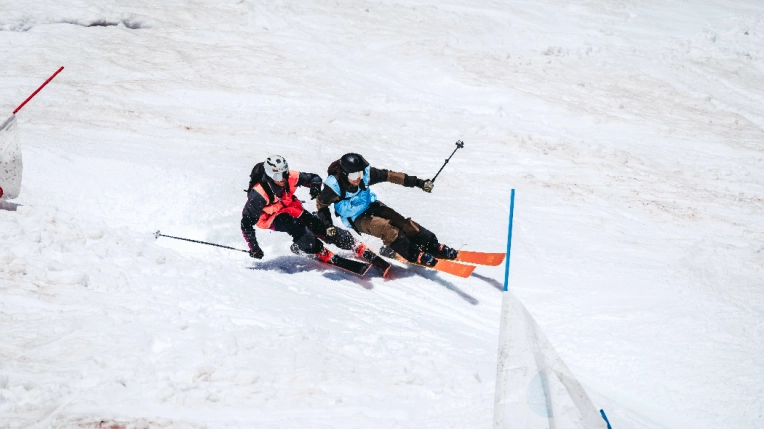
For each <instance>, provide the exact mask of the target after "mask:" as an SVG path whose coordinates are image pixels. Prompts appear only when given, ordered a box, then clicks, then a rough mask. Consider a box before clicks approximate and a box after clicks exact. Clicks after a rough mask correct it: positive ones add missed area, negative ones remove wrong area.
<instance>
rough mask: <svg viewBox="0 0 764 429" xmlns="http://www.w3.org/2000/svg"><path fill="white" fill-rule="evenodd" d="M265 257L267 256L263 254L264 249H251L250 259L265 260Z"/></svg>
mask: <svg viewBox="0 0 764 429" xmlns="http://www.w3.org/2000/svg"><path fill="white" fill-rule="evenodd" d="M263 256H265V253H263V249H261V248H260V247H259V246H254V248H252V249H249V257H250V258H255V259H263Z"/></svg>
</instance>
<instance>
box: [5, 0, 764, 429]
mask: <svg viewBox="0 0 764 429" xmlns="http://www.w3.org/2000/svg"><path fill="white" fill-rule="evenodd" d="M763 39H764V7H762V6H761V5H760V4H758V3H757V2H755V1H741V2H736V3H735V4H729V3H727V2H721V1H713V0H703V1H699V2H694V3H693V4H688V3H682V2H670V3H665V2H650V1H638V0H633V1H630V0H622V1H614V2H605V1H601V2H592V1H571V2H568V3H565V4H561V3H559V2H552V1H539V2H530V1H519V2H511V3H509V4H507V2H498V1H490V0H479V1H471V2H466V1H455V2H449V3H438V2H429V1H424V2H421V1H420V2H388V1H360V2H359V1H349V0H341V1H334V2H326V1H321V0H311V1H304V2H292V3H288V2H281V1H276V2H254V1H250V0H244V1H241V0H238V1H234V0H226V1H221V2H211V1H202V0H195V1H184V2H176V1H168V2H148V1H133V2H130V4H129V5H127V4H123V3H119V2H112V1H107V2H102V4H98V5H93V4H88V5H86V4H84V3H82V2H79V1H69V0H67V1H62V2H51V1H50V0H34V1H25V2H23V4H21V3H19V2H10V1H8V0H0V46H2V56H1V57H0V58H2V59H3V61H2V62H3V65H4V67H2V70H0V76H2V81H3V85H0V108H2V109H4V110H5V111H7V112H8V113H10V112H11V111H12V110H13V108H14V107H16V105H17V104H18V103H19V102H21V101H22V100H23V99H24V98H25V97H26V96H27V95H28V94H29V92H30V91H32V90H33V89H34V88H36V87H37V85H39V83H40V81H41V79H43V78H44V77H45V76H47V74H49V73H52V72H53V71H55V69H56V68H57V67H58V66H60V65H65V66H66V69H65V71H64V72H63V73H62V74H61V75H59V76H58V77H57V78H56V80H54V81H53V83H52V84H51V85H49V86H48V87H46V89H45V90H44V91H43V92H42V93H41V94H40V95H39V96H38V97H37V98H35V99H34V100H33V101H32V102H30V103H29V104H28V105H27V106H26V107H25V108H24V110H22V111H21V112H20V114H19V116H18V119H19V132H20V136H21V143H22V150H23V151H24V163H25V165H24V183H23V188H22V192H21V196H20V197H19V199H17V200H15V201H14V202H12V203H8V202H6V203H4V204H3V206H2V209H0V297H1V298H2V299H0V428H21V427H36V428H44V427H94V428H95V427H125V428H127V427H136V428H137V427H147V426H148V427H183V428H186V427H188V428H217V427H221V428H222V427H226V428H229V427H241V428H245V427H247V428H248V427H279V428H291V427H295V428H297V427H311V428H330V427H331V428H355V427H364V428H411V427H438V428H473V427H488V426H489V425H490V424H491V420H492V413H493V395H494V379H495V371H496V346H497V344H498V341H497V336H498V329H499V323H498V317H499V309H500V301H501V294H500V293H499V290H500V289H501V281H502V280H503V268H502V267H490V268H489V267H479V268H478V269H477V270H476V271H475V273H474V274H473V276H472V277H471V278H469V279H459V278H455V277H447V276H445V275H442V274H437V273H433V272H431V271H428V270H425V269H422V268H417V267H409V266H403V265H400V264H396V265H395V266H394V268H393V272H392V276H391V277H392V278H391V279H387V280H386V279H382V278H380V277H378V276H377V275H376V274H375V273H373V272H370V273H369V274H368V275H367V276H366V277H365V278H363V279H360V278H357V277H355V276H353V275H350V274H346V273H343V272H338V271H336V270H332V269H329V268H327V267H324V266H321V265H320V264H318V263H317V262H314V261H310V260H307V259H304V258H300V257H298V256H294V255H292V254H291V253H289V251H288V247H289V246H288V245H289V242H288V239H287V238H286V237H284V236H282V235H279V234H275V233H268V232H263V231H259V232H258V237H259V240H260V242H261V243H262V245H263V248H264V250H265V252H266V258H265V260H263V261H252V260H250V259H249V258H248V257H247V256H246V255H244V254H243V253H242V254H238V253H236V252H230V251H225V250H219V249H213V248H208V247H204V246H199V245H195V244H191V243H184V242H179V241H174V240H170V239H160V240H159V241H157V242H154V238H153V235H152V233H153V232H154V231H156V230H157V229H161V230H162V232H164V233H167V234H171V235H177V236H185V237H189V238H193V239H199V240H206V241H213V242H217V243H221V244H225V245H229V246H236V247H241V248H243V247H244V243H243V240H242V239H241V234H240V231H239V220H240V213H241V207H242V205H243V204H244V201H245V194H244V192H242V190H243V189H244V187H245V184H246V181H247V178H248V174H249V171H250V169H251V167H252V165H253V164H254V163H255V162H258V161H260V160H261V159H263V158H264V157H265V156H267V155H269V154H271V153H279V154H281V155H283V156H285V157H286V158H287V160H288V161H289V162H290V166H292V168H296V169H299V170H303V171H310V172H315V173H319V174H322V175H324V174H325V170H326V167H327V165H328V164H329V163H330V162H331V161H332V160H334V159H336V158H338V157H339V156H340V155H342V154H343V153H345V152H348V151H359V152H361V153H363V154H364V156H365V157H366V158H367V159H369V160H370V161H371V163H372V165H375V166H379V167H384V168H390V169H393V170H398V171H404V172H407V173H409V174H414V175H418V176H419V177H428V176H430V175H433V174H434V173H435V172H436V171H437V170H438V168H440V165H441V164H442V162H443V159H444V158H445V157H447V156H448V154H449V153H450V152H451V151H452V150H453V142H454V141H456V140H457V139H462V140H464V141H465V143H466V147H465V149H464V150H460V151H459V152H458V153H457V154H456V155H455V156H454V158H453V160H452V161H451V163H449V165H448V166H447V167H446V168H445V169H444V170H443V173H442V174H441V176H440V177H438V180H437V186H436V188H435V191H434V192H433V193H432V194H431V195H427V194H422V193H421V191H418V190H415V189H414V190H412V189H405V188H401V187H397V186H394V185H389V184H382V185H378V186H375V191H376V192H377V193H378V195H379V197H380V199H381V200H382V201H384V202H386V203H387V204H389V205H390V206H392V207H394V208H396V209H397V210H399V211H400V212H401V213H403V214H404V215H407V216H411V217H413V218H414V219H416V220H418V221H420V222H421V223H422V224H423V225H424V226H426V227H428V228H430V229H432V230H433V231H435V232H436V233H437V234H438V236H439V238H440V239H441V240H442V241H444V242H446V243H448V244H450V245H453V246H454V247H457V248H467V249H476V250H488V251H500V250H501V249H503V248H504V247H505V239H506V226H505V225H506V215H507V211H508V205H509V201H508V194H509V189H510V188H517V200H516V203H517V205H516V218H515V228H516V229H515V233H514V237H515V242H514V244H513V255H512V276H511V287H512V288H513V290H514V291H515V294H516V295H517V296H518V297H519V298H520V299H521V300H522V301H523V303H524V304H525V305H526V306H527V307H528V310H529V311H530V313H531V314H533V316H534V317H535V318H536V320H537V322H538V323H539V325H540V326H541V327H542V328H543V330H544V332H545V333H546V335H547V336H548V338H549V340H550V342H551V343H552V344H553V345H554V346H555V348H556V349H557V351H558V352H559V354H560V355H561V357H562V358H563V359H564V360H565V362H566V363H567V365H568V366H569V367H570V369H571V370H572V371H573V373H574V374H575V375H576V376H577V377H578V378H579V380H580V381H581V382H582V383H583V385H584V386H585V387H586V388H587V390H588V392H589V394H590V395H591V396H592V399H593V400H594V402H595V404H596V405H597V406H599V407H601V408H604V409H605V410H606V411H607V412H608V416H609V418H610V420H611V423H612V424H613V427H614V428H618V429H631V428H656V429H658V428H683V427H692V428H717V427H764V426H762V423H761V422H762V419H763V418H764V417H762V415H764V390H762V387H761V386H762V385H764V371H762V368H764V358H763V357H762V356H764V322H762V320H764V304H762V303H764V232H762V231H764V220H762V219H764V146H762V145H763V144H764V143H762V142H763V141H764V139H763V138H762V137H764V107H762V106H763V105H762V100H763V99H764V90H763V89H762V88H764V75H763V74H762V70H763V68H764V62H763V58H764V56H763V55H762V54H763V51H762V46H764V40H763ZM300 195H301V196H302V197H303V199H304V200H306V201H308V203H307V204H306V205H307V206H308V207H310V208H313V203H312V202H310V201H309V199H308V195H307V191H306V190H305V191H301V194H300ZM368 241H369V244H371V245H372V247H376V246H379V245H380V243H379V241H378V240H374V239H370V240H368Z"/></svg>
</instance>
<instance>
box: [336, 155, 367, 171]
mask: <svg viewBox="0 0 764 429" xmlns="http://www.w3.org/2000/svg"><path fill="white" fill-rule="evenodd" d="M368 166H369V163H368V162H366V160H365V159H363V156H361V155H360V154H357V153H346V154H344V155H342V158H340V168H341V169H342V171H343V172H344V173H345V174H348V173H356V172H358V171H363V170H364V169H365V168H366V167H368Z"/></svg>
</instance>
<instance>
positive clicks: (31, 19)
mask: <svg viewBox="0 0 764 429" xmlns="http://www.w3.org/2000/svg"><path fill="white" fill-rule="evenodd" d="M50 24H72V25H79V26H81V27H124V28H127V29H130V30H139V29H143V28H152V27H154V23H152V22H151V20H149V19H146V18H143V17H140V18H139V17H135V16H121V17H113V16H112V17H104V16H97V15H96V16H87V17H65V18H60V17H52V16H32V15H29V14H25V13H9V14H8V16H7V17H6V18H5V19H0V31H17V32H23V31H29V30H31V29H32V28H34V27H37V26H39V25H50Z"/></svg>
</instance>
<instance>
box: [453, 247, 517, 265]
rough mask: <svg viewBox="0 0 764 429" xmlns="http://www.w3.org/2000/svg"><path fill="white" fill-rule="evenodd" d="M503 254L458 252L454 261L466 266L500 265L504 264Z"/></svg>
mask: <svg viewBox="0 0 764 429" xmlns="http://www.w3.org/2000/svg"><path fill="white" fill-rule="evenodd" d="M505 255H506V254H505V253H488V252H473V251H470V250H460V251H459V256H457V257H456V259H454V261H456V262H466V263H468V264H478V265H493V266H496V265H501V263H502V262H504V256H505Z"/></svg>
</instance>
